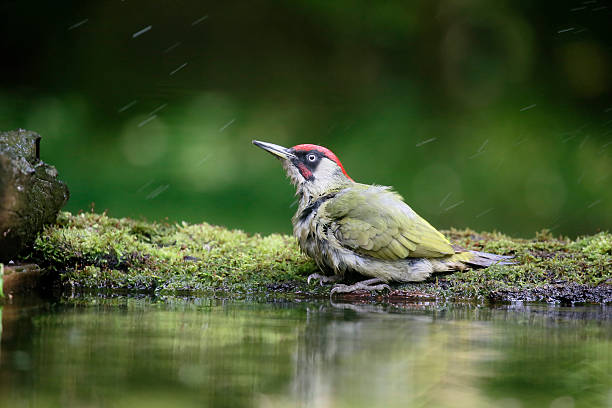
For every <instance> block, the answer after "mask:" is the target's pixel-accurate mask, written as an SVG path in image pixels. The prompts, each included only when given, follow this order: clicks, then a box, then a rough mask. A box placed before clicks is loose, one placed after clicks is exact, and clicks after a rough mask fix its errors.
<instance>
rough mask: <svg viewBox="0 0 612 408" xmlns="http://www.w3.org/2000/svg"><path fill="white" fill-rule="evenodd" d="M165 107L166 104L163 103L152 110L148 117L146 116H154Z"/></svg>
mask: <svg viewBox="0 0 612 408" xmlns="http://www.w3.org/2000/svg"><path fill="white" fill-rule="evenodd" d="M166 106H168V104H167V103H164V104H161V105H159V106H158V107H157V108H155V109H153V110H152V111H151V113H149V115H148V116H151V115H155V114H156V113H157V112H159V111H160V110H162V109H164V108H165V107H166Z"/></svg>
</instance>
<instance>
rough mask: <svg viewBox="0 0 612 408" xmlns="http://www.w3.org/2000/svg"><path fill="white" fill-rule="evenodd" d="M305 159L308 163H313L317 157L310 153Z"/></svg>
mask: <svg viewBox="0 0 612 408" xmlns="http://www.w3.org/2000/svg"><path fill="white" fill-rule="evenodd" d="M306 158H307V159H308V161H310V162H313V161H316V160H317V156H316V155H315V154H312V153H310V154H309V155H308V156H306Z"/></svg>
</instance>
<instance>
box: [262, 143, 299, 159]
mask: <svg viewBox="0 0 612 408" xmlns="http://www.w3.org/2000/svg"><path fill="white" fill-rule="evenodd" d="M253 144H254V145H255V146H257V147H261V148H262V149H264V150H265V151H267V152H270V153H272V154H273V155H275V156H276V157H278V158H281V159H285V160H291V159H295V158H296V156H295V154H293V153H292V152H291V150H290V149H287V148H286V147H283V146H279V145H275V144H273V143H266V142H260V141H259V140H253Z"/></svg>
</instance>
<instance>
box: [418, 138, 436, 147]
mask: <svg viewBox="0 0 612 408" xmlns="http://www.w3.org/2000/svg"><path fill="white" fill-rule="evenodd" d="M436 139H437V137H432V138H431V139H427V140H423V141H422V142H419V143H417V144H416V145H415V146H416V147H421V146H423V145H424V144H427V143H430V142H433V141H434V140H436Z"/></svg>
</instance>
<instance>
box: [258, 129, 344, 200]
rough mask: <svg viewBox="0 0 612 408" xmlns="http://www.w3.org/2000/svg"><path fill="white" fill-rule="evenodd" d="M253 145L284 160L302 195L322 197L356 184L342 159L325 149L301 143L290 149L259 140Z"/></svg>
mask: <svg viewBox="0 0 612 408" xmlns="http://www.w3.org/2000/svg"><path fill="white" fill-rule="evenodd" d="M253 144H254V145H255V146H258V147H261V148H262V149H264V150H266V151H267V152H269V153H271V154H273V155H274V156H276V157H278V158H279V159H280V160H281V162H282V164H283V168H284V169H285V171H286V172H287V176H288V177H289V179H290V180H291V182H292V183H293V184H294V185H295V186H296V187H297V189H298V192H301V193H306V194H307V195H309V196H321V195H324V194H326V193H327V192H329V191H333V190H336V189H338V188H341V187H343V186H345V185H347V184H350V183H352V182H353V179H351V178H350V177H349V175H348V174H346V171H345V170H344V167H343V166H342V163H340V160H338V157H336V155H335V154H334V153H333V152H332V151H331V150H329V149H327V148H325V147H323V146H317V145H313V144H300V145H296V146H293V147H291V148H286V147H283V146H279V145H275V144H272V143H266V142H260V141H257V140H253Z"/></svg>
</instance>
